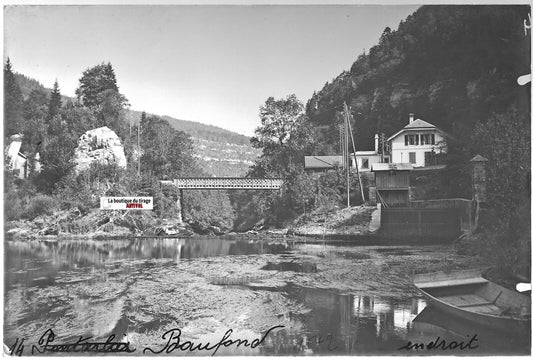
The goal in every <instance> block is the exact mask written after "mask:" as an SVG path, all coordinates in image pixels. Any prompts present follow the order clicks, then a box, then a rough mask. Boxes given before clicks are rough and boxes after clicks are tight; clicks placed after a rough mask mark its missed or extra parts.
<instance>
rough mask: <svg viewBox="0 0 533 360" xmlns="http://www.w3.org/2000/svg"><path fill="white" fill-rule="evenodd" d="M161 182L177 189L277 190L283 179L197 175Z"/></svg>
mask: <svg viewBox="0 0 533 360" xmlns="http://www.w3.org/2000/svg"><path fill="white" fill-rule="evenodd" d="M161 183H162V184H165V185H174V186H176V187H177V188H178V189H180V190H183V189H198V190H199V189H218V190H222V189H235V190H279V189H281V187H282V186H283V179H279V178H242V177H197V178H179V179H174V181H170V180H163V181H161Z"/></svg>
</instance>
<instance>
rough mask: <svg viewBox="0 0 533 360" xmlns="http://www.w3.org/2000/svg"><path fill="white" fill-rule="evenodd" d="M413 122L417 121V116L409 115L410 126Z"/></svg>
mask: <svg viewBox="0 0 533 360" xmlns="http://www.w3.org/2000/svg"><path fill="white" fill-rule="evenodd" d="M413 121H415V114H414V113H409V124H410V123H412V122H413Z"/></svg>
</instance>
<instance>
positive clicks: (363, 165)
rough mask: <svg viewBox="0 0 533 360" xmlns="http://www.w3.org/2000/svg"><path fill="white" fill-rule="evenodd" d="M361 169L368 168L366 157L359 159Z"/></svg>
mask: <svg viewBox="0 0 533 360" xmlns="http://www.w3.org/2000/svg"><path fill="white" fill-rule="evenodd" d="M361 169H368V158H363V159H361Z"/></svg>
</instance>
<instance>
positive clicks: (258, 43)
mask: <svg viewBox="0 0 533 360" xmlns="http://www.w3.org/2000/svg"><path fill="white" fill-rule="evenodd" d="M418 7H419V5H414V6H407V5H400V6H394V5H373V6H369V5H328V6H325V5H323V6H309V5H308V6H306V5H301V6H282V5H270V6H266V5H263V6H257V5H256V6H228V5H226V6H221V5H219V6H192V5H189V6H185V5H180V6H162V5H159V6H140V5H137V6H132V5H130V6H109V5H107V6H104V5H100V6H8V7H5V8H4V34H5V37H4V49H5V51H4V60H5V59H6V58H7V57H10V59H11V62H12V64H13V68H14V70H15V71H16V72H20V73H23V74H25V75H27V76H30V77H32V78H35V79H37V80H39V81H40V82H41V83H42V84H43V85H44V86H46V87H49V88H51V87H52V85H53V83H54V80H55V79H56V78H57V80H58V82H59V86H60V89H61V92H62V94H64V95H67V96H74V91H75V89H76V87H77V86H78V79H79V78H80V77H81V74H82V72H83V71H84V70H85V69H87V68H89V67H91V66H94V65H97V64H99V63H101V62H111V64H112V65H113V68H114V69H115V73H116V75H117V80H118V85H119V88H120V91H121V93H123V94H124V95H125V96H126V97H127V98H128V100H129V102H130V104H131V108H132V109H134V110H144V111H147V112H149V113H154V114H158V115H169V116H172V117H175V118H179V119H184V120H192V121H198V122H202V123H206V124H212V125H217V126H220V127H222V128H226V129H229V130H232V131H236V132H238V133H241V134H245V135H252V134H253V131H254V129H255V128H256V127H257V126H259V124H260V120H259V116H258V114H259V107H260V106H261V105H262V104H263V103H264V102H265V100H266V99H267V98H268V97H269V96H274V97H275V98H280V97H285V96H287V95H289V94H292V93H294V94H296V96H297V97H298V98H299V99H300V100H301V101H302V102H304V104H305V103H306V102H307V100H308V99H309V98H310V97H311V95H312V94H313V91H315V90H316V91H318V90H320V89H321V88H322V87H323V86H324V84H325V83H326V82H327V81H331V80H332V79H333V78H334V77H336V76H337V75H339V74H340V73H341V72H342V71H343V70H348V69H349V68H350V67H351V65H352V63H353V62H354V61H355V60H356V59H357V56H358V55H359V54H361V53H362V52H363V49H366V50H367V51H368V49H370V48H371V47H372V46H373V45H376V44H377V42H378V39H379V37H380V35H381V33H382V32H383V29H384V28H385V27H386V26H389V27H390V28H392V29H393V30H394V29H396V28H397V27H398V24H399V22H400V21H401V20H403V19H405V18H406V17H407V16H408V15H410V14H412V13H413V12H414V11H415V10H416V9H417V8H418Z"/></svg>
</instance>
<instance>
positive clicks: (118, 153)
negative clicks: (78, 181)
mask: <svg viewBox="0 0 533 360" xmlns="http://www.w3.org/2000/svg"><path fill="white" fill-rule="evenodd" d="M74 162H75V163H76V168H75V170H76V173H79V172H80V171H83V170H87V169H88V168H89V167H90V166H91V164H92V163H100V164H104V165H112V164H116V165H117V166H119V167H121V168H126V156H125V155H124V147H123V146H122V142H121V141H120V138H119V137H118V136H117V134H116V133H115V132H114V131H113V130H111V129H110V128H108V127H107V126H103V127H101V128H98V129H93V130H89V131H87V132H86V133H85V134H83V135H82V136H80V139H79V140H78V147H77V148H76V150H75V152H74Z"/></svg>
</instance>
